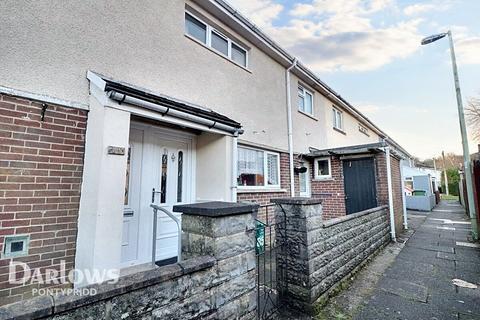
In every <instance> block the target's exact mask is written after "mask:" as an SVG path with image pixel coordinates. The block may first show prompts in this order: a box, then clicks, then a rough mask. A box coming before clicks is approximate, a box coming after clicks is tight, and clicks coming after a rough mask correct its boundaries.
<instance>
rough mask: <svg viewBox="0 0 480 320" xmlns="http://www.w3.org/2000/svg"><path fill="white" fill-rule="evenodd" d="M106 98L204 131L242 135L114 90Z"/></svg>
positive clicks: (208, 120)
mask: <svg viewBox="0 0 480 320" xmlns="http://www.w3.org/2000/svg"><path fill="white" fill-rule="evenodd" d="M107 96H108V97H109V98H110V99H112V100H115V101H117V102H118V103H120V104H121V103H128V104H132V105H135V106H139V107H142V108H145V109H148V110H152V111H155V112H158V113H161V114H162V116H165V115H169V116H171V117H175V118H179V119H182V120H187V121H190V122H193V123H196V124H200V125H202V126H205V129H217V130H220V131H224V132H227V133H229V134H231V135H235V134H237V135H238V134H242V133H243V129H240V128H237V127H233V126H230V125H227V124H224V123H222V122H220V121H215V120H210V119H205V118H202V117H200V116H197V115H192V114H190V113H187V112H183V111H180V110H176V109H173V108H169V107H165V106H162V105H160V104H156V103H153V102H149V101H145V100H142V99H139V98H135V97H132V96H129V95H127V94H124V93H120V92H117V91H114V90H112V91H109V92H107Z"/></svg>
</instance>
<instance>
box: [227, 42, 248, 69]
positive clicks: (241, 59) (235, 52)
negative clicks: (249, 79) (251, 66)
mask: <svg viewBox="0 0 480 320" xmlns="http://www.w3.org/2000/svg"><path fill="white" fill-rule="evenodd" d="M231 58H232V60H233V61H235V62H236V63H238V64H239V65H241V66H243V67H246V66H247V51H246V50H244V49H242V48H241V47H240V46H238V45H236V44H235V43H232V57H231Z"/></svg>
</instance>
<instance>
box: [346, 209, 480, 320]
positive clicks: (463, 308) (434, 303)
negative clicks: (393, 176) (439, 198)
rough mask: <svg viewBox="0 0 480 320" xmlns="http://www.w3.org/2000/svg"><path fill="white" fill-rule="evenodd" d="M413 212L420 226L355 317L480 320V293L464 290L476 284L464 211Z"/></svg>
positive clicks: (476, 252) (478, 264) (478, 268)
mask: <svg viewBox="0 0 480 320" xmlns="http://www.w3.org/2000/svg"><path fill="white" fill-rule="evenodd" d="M412 214H413V215H416V216H418V218H422V217H423V219H421V221H423V223H421V224H419V226H418V227H416V228H415V229H416V230H414V232H413V234H412V235H411V236H410V237H409V239H408V240H407V241H406V243H405V246H404V247H403V248H402V249H401V251H400V253H399V254H398V255H397V256H396V258H395V260H394V261H393V262H392V263H391V265H390V267H389V268H387V269H386V271H385V272H384V273H383V276H381V277H380V278H379V280H378V282H376V284H375V286H374V288H373V290H371V292H370V294H369V297H368V298H366V299H365V301H363V303H361V304H360V307H359V308H358V309H357V310H355V311H354V312H353V318H354V319H361V320H364V319H369V320H370V319H415V320H416V319H438V320H443V319H456V320H465V319H480V289H479V288H476V289H472V288H467V287H465V286H469V285H471V284H473V287H475V286H476V285H479V284H480V249H479V248H476V247H474V245H473V244H472V243H470V242H469V241H468V236H469V231H470V224H469V220H468V219H467V217H466V215H465V213H464V210H463V208H462V207H461V206H460V205H459V204H458V203H456V202H442V203H441V204H440V205H439V206H437V207H436V208H435V209H434V211H433V212H431V213H429V214H422V213H411V215H412ZM412 218H413V217H412ZM409 220H411V219H409ZM455 279H458V280H455ZM459 280H461V281H459ZM462 281H463V282H462ZM455 283H457V285H455ZM342 294H348V289H347V292H346V293H345V292H344V293H342ZM348 318H349V317H348Z"/></svg>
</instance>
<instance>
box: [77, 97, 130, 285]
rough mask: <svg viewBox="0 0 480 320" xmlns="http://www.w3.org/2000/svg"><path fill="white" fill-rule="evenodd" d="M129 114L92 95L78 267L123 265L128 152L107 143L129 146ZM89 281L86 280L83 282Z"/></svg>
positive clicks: (78, 246)
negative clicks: (114, 152) (113, 150)
mask: <svg viewBox="0 0 480 320" xmlns="http://www.w3.org/2000/svg"><path fill="white" fill-rule="evenodd" d="M129 131H130V114H129V113H128V112H125V111H121V110H117V109H113V108H110V107H105V106H103V105H101V104H100V103H99V102H98V101H97V100H96V99H95V98H94V97H90V112H89V114H88V122H87V133H86V142H85V162H84V171H83V183H82V196H81V199H80V210H79V221H78V238H77V252H76V258H75V267H76V268H77V269H80V270H91V271H93V270H95V269H98V270H106V269H116V268H118V267H119V265H120V258H121V246H120V243H121V239H122V222H123V202H124V192H125V172H126V165H127V161H126V154H125V155H123V156H122V155H108V154H107V147H108V146H116V147H123V148H125V150H127V148H128V137H129ZM83 284H86V283H85V282H83V283H81V284H80V285H83Z"/></svg>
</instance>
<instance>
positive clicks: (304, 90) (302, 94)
mask: <svg viewBox="0 0 480 320" xmlns="http://www.w3.org/2000/svg"><path fill="white" fill-rule="evenodd" d="M297 90H298V91H300V90H301V91H302V93H301V94H300V92H299V93H298V95H297V98H300V95H301V97H302V98H303V109H304V110H302V109H300V107H298V103H297V107H298V111H300V112H302V113H305V114H308V115H309V116H313V115H314V107H313V106H314V102H313V98H314V97H313V92H311V91H310V90H308V89H305V87H304V86H302V85H301V84H298V89H297ZM307 94H308V95H310V96H311V97H312V112H311V113H310V112H307V111H306V110H305V101H306V99H305V96H306V95H307Z"/></svg>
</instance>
